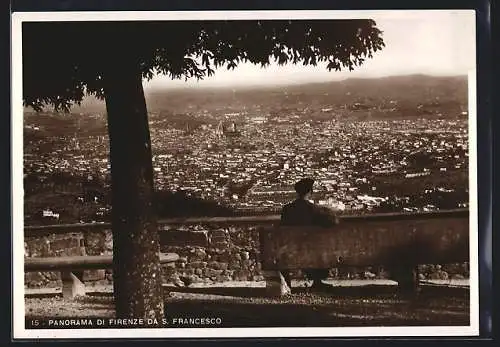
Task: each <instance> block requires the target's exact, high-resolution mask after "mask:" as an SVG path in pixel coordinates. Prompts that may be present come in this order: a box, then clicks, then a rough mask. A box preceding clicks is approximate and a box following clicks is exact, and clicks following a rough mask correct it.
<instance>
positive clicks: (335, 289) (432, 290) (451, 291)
mask: <svg viewBox="0 0 500 347" xmlns="http://www.w3.org/2000/svg"><path fill="white" fill-rule="evenodd" d="M168 291H170V292H179V293H199V294H211V295H223V296H231V297H249V298H259V297H266V296H267V294H266V288H264V287H222V286H221V287H216V286H214V287H169V288H168ZM307 293H311V290H310V289H309V288H305V287H293V288H292V294H299V295H300V294H307ZM318 294H320V295H328V296H330V297H338V298H360V297H367V298H374V297H389V296H393V297H394V296H399V294H398V288H397V286H395V285H363V286H353V287H349V286H343V287H339V286H330V287H326V289H324V290H322V291H321V292H320V293H318ZM468 295H469V289H468V288H462V287H447V286H437V285H436V286H434V285H423V286H421V291H420V293H419V297H421V298H426V297H440V296H453V297H454V296H457V297H468Z"/></svg>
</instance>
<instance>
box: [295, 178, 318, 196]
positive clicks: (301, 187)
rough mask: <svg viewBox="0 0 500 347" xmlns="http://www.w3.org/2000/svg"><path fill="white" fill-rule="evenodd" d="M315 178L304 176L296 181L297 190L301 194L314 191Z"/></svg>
mask: <svg viewBox="0 0 500 347" xmlns="http://www.w3.org/2000/svg"><path fill="white" fill-rule="evenodd" d="M313 184H314V180H313V179H312V178H303V179H301V180H300V181H298V182H297V183H295V191H296V192H297V193H298V194H300V195H305V194H307V193H309V192H311V191H312V187H313Z"/></svg>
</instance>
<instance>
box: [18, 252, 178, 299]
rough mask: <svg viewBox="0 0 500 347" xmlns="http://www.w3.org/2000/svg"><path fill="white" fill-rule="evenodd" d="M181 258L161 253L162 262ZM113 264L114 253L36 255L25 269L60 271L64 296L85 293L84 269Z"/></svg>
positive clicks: (25, 264)
mask: <svg viewBox="0 0 500 347" xmlns="http://www.w3.org/2000/svg"><path fill="white" fill-rule="evenodd" d="M178 259H179V255H178V254H176V253H161V254H160V263H162V264H167V263H173V262H175V261H177V260H178ZM112 265H113V255H111V254H110V255H89V256H87V255H84V256H67V257H36V258H25V259H24V271H25V272H30V271H60V272H61V280H62V294H63V297H64V298H74V297H75V296H78V295H85V284H84V282H83V271H84V270H93V269H107V268H111V267H112Z"/></svg>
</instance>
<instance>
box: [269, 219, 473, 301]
mask: <svg viewBox="0 0 500 347" xmlns="http://www.w3.org/2000/svg"><path fill="white" fill-rule="evenodd" d="M259 238H260V262H261V265H262V270H264V275H265V277H266V287H267V288H268V294H269V295H273V296H274V295H282V294H286V293H287V289H286V286H284V285H283V278H282V276H281V275H280V274H279V270H297V269H308V268H309V269H311V268H325V269H330V268H338V267H343V266H348V267H366V266H384V267H387V268H389V271H391V270H392V272H393V275H394V276H395V277H396V279H395V280H396V281H398V285H399V288H400V289H405V290H408V289H410V290H413V289H416V288H418V284H419V279H418V274H417V273H416V268H417V266H418V265H419V264H450V263H460V262H467V261H469V213H468V211H467V210H456V211H447V212H436V213H418V214H408V215H401V214H397V215H396V214H394V215H393V214H386V215H371V216H358V217H354V218H342V219H341V222H340V224H339V225H337V226H334V227H331V228H321V227H285V226H277V227H271V228H263V229H261V230H260V234H259ZM398 278H399V280H397V279H398Z"/></svg>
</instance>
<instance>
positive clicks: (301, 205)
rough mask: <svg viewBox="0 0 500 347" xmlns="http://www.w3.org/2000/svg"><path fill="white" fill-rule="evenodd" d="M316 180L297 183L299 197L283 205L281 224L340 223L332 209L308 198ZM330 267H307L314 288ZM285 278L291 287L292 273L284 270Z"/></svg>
mask: <svg viewBox="0 0 500 347" xmlns="http://www.w3.org/2000/svg"><path fill="white" fill-rule="evenodd" d="M313 184H314V180H313V179H310V178H304V179H302V180H300V181H298V182H297V183H295V191H296V192H297V199H296V200H295V201H293V202H291V203H289V204H286V205H285V206H284V207H283V210H282V213H281V225H287V226H322V227H330V226H334V225H336V224H338V218H337V216H336V215H335V214H334V213H333V211H332V210H330V209H328V208H326V207H321V206H317V205H315V204H313V203H311V202H310V201H308V199H309V198H310V195H311V194H312V190H313V189H312V188H313ZM328 271H329V269H305V270H304V272H305V274H306V276H307V278H308V279H311V280H313V284H312V288H314V289H319V288H321V287H322V286H323V285H324V284H323V282H322V280H323V279H325V278H326V277H327V276H328ZM282 275H283V278H284V279H285V281H286V282H287V284H288V286H289V287H291V280H290V274H289V273H288V272H285V271H283V272H282Z"/></svg>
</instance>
